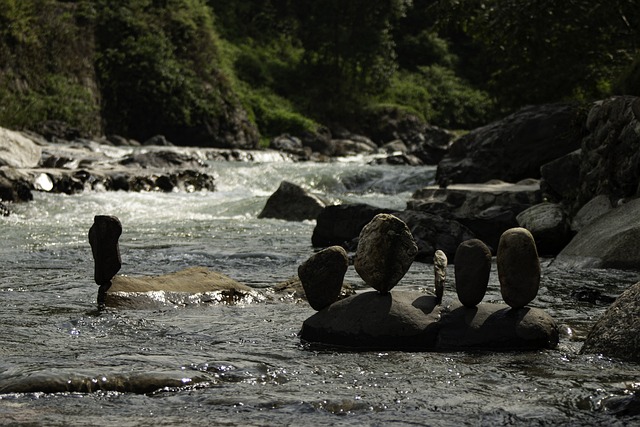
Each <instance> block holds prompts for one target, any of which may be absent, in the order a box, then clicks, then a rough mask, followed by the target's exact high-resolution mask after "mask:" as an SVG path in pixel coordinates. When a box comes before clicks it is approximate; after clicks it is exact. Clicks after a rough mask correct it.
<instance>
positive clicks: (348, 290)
mask: <svg viewBox="0 0 640 427" xmlns="http://www.w3.org/2000/svg"><path fill="white" fill-rule="evenodd" d="M272 290H273V292H274V294H275V296H276V297H277V298H278V299H279V300H280V301H285V300H288V301H295V302H298V301H308V299H307V294H306V293H305V291H304V286H302V281H301V280H300V277H298V276H295V277H290V278H289V279H287V280H285V281H284V282H280V283H278V284H276V285H274V286H273V288H272ZM355 293H356V291H355V286H354V285H353V284H352V283H347V282H342V289H340V295H338V300H341V299H344V298H346V297H350V296H351V295H355Z"/></svg>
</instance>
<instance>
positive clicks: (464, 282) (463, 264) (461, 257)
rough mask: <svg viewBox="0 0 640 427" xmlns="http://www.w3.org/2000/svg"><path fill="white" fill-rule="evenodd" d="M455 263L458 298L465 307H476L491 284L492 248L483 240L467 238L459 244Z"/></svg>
mask: <svg viewBox="0 0 640 427" xmlns="http://www.w3.org/2000/svg"><path fill="white" fill-rule="evenodd" d="M454 263H455V275H456V291H457V293H458V299H459V300H460V302H461V303H462V304H463V305H464V306H465V307H475V306H476V305H478V304H480V302H481V301H482V299H483V298H484V295H485V293H486V292H487V286H488V285H489V275H490V274H491V250H490V249H489V248H488V247H487V245H485V244H484V242H482V240H478V239H470V240H467V241H465V242H462V243H460V246H458V250H457V251H456V257H455V260H454Z"/></svg>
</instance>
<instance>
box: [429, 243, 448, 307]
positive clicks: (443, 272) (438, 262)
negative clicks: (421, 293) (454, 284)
mask: <svg viewBox="0 0 640 427" xmlns="http://www.w3.org/2000/svg"><path fill="white" fill-rule="evenodd" d="M447 262H448V260H447V256H446V255H445V253H444V252H442V251H441V250H440V249H438V250H437V251H436V252H435V253H434V254H433V275H434V278H433V281H434V284H435V288H436V301H437V302H438V304H440V303H441V302H442V295H443V294H444V284H445V282H446V281H447Z"/></svg>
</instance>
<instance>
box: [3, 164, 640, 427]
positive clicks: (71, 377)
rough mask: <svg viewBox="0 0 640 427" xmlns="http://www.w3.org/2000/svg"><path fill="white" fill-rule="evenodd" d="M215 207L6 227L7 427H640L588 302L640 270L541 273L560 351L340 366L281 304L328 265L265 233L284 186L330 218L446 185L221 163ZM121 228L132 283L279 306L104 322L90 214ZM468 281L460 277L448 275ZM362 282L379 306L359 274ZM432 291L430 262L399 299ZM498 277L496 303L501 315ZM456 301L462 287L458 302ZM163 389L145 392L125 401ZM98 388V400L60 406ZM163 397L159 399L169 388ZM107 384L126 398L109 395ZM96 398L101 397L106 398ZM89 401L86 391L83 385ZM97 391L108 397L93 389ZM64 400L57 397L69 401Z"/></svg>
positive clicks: (411, 171)
mask: <svg viewBox="0 0 640 427" xmlns="http://www.w3.org/2000/svg"><path fill="white" fill-rule="evenodd" d="M210 168H211V170H210V172H213V173H215V174H216V177H217V185H218V189H217V191H216V192H203V193H200V192H196V193H183V192H182V193H181V192H176V193H124V192H111V193H106V192H91V191H89V192H85V193H83V194H80V195H74V196H65V195H53V194H46V193H37V194H35V200H34V201H33V202H30V203H27V204H21V205H15V206H13V210H14V212H13V213H12V215H11V216H9V217H6V218H0V236H2V237H1V243H2V246H1V247H0V331H1V332H0V390H2V389H3V388H4V389H7V387H9V389H10V388H11V387H13V389H14V390H15V387H16V386H19V385H21V384H22V385H25V384H31V385H33V384H37V385H38V387H36V389H37V390H27V391H26V392H20V393H19V392H11V393H5V394H0V424H6V425H90V424H101V425H118V426H138V425H153V426H158V425H230V426H235V425H238V426H240V425H242V426H244V425H300V424H307V425H394V424H395V425H505V424H508V425H530V424H533V425H567V424H570V425H601V424H606V425H627V424H629V425H631V424H633V423H634V422H638V421H640V419H639V418H638V417H624V416H616V415H614V414H612V413H611V411H609V410H607V409H606V408H605V405H604V403H606V402H607V401H608V399H610V398H611V397H615V396H626V395H629V394H632V393H634V392H639V391H640V366H638V365H637V364H631V363H626V362H621V361H617V360H613V359H609V358H603V357H600V356H597V355H579V354H578V351H579V349H580V346H581V343H582V341H583V340H584V337H585V335H586V333H587V332H588V330H589V327H590V326H591V325H592V324H593V322H594V320H595V319H596V318H597V317H598V316H599V315H600V314H601V313H602V312H603V311H604V309H605V308H606V306H604V305H598V304H592V303H586V302H579V301H576V300H575V299H572V298H571V297H570V295H571V292H572V290H575V289H579V288H581V287H584V286H588V287H592V288H598V289H600V290H601V291H602V292H604V293H605V294H608V295H612V296H617V295H618V294H619V293H620V292H622V291H623V290H624V289H625V287H627V286H629V285H630V284H632V283H635V282H636V281H637V274H636V273H634V272H625V271H616V270H588V271H566V270H560V269H558V268H555V267H554V266H553V264H551V263H550V262H549V261H547V260H543V265H544V269H543V279H542V285H541V289H540V292H539V294H538V297H537V299H536V300H535V301H534V303H532V305H534V306H537V307H540V308H543V309H545V310H547V311H548V312H549V313H550V314H551V315H553V316H554V317H555V318H556V319H557V320H558V322H559V323H560V324H561V325H562V331H563V332H562V335H561V340H560V344H559V346H558V348H557V349H555V350H550V351H536V352H525V353H514V352H508V353H485V352H456V353H403V352H392V351H389V352H364V353H356V352H343V351H335V350H330V349H319V348H314V347H308V346H305V345H303V344H301V343H300V340H299V338H298V336H297V334H298V332H299V330H300V326H301V324H302V322H303V321H304V319H306V318H307V317H309V316H310V315H312V314H313V313H314V311H313V310H312V309H311V308H310V307H309V306H308V304H306V303H304V302H296V301H293V300H290V299H287V298H281V297H279V296H278V295H275V294H273V293H270V292H269V291H268V288H270V287H271V286H273V285H275V284H277V283H279V282H282V281H284V280H287V279H289V278H290V277H292V276H295V275H296V272H297V267H298V265H299V264H300V263H301V262H303V261H304V260H306V259H307V258H308V257H309V256H310V255H312V254H313V248H312V247H311V234H312V232H313V227H314V223H313V222H312V221H306V222H286V221H280V220H272V219H257V215H258V213H259V212H260V211H261V209H262V207H263V206H264V203H265V201H266V199H267V198H268V196H269V195H270V194H272V193H273V191H275V189H276V188H277V186H278V185H279V183H280V181H282V180H284V179H286V180H290V181H292V182H295V183H297V184H300V185H302V186H303V187H305V188H307V189H308V190H310V191H312V192H314V193H317V194H322V195H324V196H325V197H327V198H328V199H329V201H331V202H366V203H370V204H373V205H377V206H380V207H388V208H398V209H402V208H404V205H405V202H406V200H408V198H409V197H410V195H411V192H412V191H413V190H415V189H416V188H419V187H421V186H423V185H426V184H429V183H431V182H432V181H433V176H434V169H433V168H429V167H423V168H408V167H389V166H368V165H366V164H364V163H363V162H334V163H326V164H312V163H289V162H284V161H269V160H268V159H267V160H266V161H256V162H251V163H247V162H214V163H211V165H210ZM99 214H109V215H116V216H118V217H119V218H120V220H121V222H122V224H123V228H124V231H123V234H122V236H121V238H120V248H121V253H122V258H123V267H122V269H121V271H120V272H121V273H123V274H161V273H168V272H172V271H176V270H179V269H182V268H185V267H188V266H206V267H209V268H211V269H214V270H218V271H221V272H223V273H225V274H227V275H229V276H231V277H233V278H235V279H237V280H239V281H241V282H243V283H246V284H248V285H250V286H252V287H254V288H258V289H260V290H261V291H262V292H263V293H264V294H265V295H267V298H266V299H265V300H261V301H255V302H251V303H245V304H241V305H237V306H229V305H220V304H218V305H190V306H188V307H176V306H174V305H172V304H166V305H165V306H163V307H162V308H157V307H156V308H154V309H149V310H123V309H120V310H117V309H108V310H106V311H102V312H98V311H97V310H96V303H95V301H96V292H97V286H96V285H95V283H94V282H93V260H92V258H91V252H90V247H89V244H88V241H87V231H88V230H89V227H90V226H91V224H92V222H93V216H94V215H99ZM452 275H453V270H452V269H451V268H450V270H449V276H450V277H451V276H452ZM347 279H348V280H349V281H350V282H352V283H354V284H356V286H358V287H360V290H364V287H363V284H362V281H361V280H360V279H359V278H358V276H357V275H356V273H355V272H354V271H353V268H352V267H351V268H350V270H349V272H348V277H347ZM432 286H433V273H432V267H431V266H430V265H425V264H419V263H415V264H414V265H413V266H412V267H411V270H410V271H409V273H408V274H407V275H406V276H405V278H404V279H403V280H402V282H401V283H400V284H399V285H398V287H402V288H405V289H414V290H424V289H429V288H431V287H432ZM498 286H499V285H498V282H497V275H496V272H495V270H494V271H493V272H492V276H491V282H490V289H489V292H488V295H487V296H486V297H485V301H499V300H500V295H499V291H498ZM447 298H455V292H454V290H453V285H452V279H449V284H448V287H447V289H446V290H445V300H446V299H447ZM140 378H148V379H149V381H148V382H150V383H151V386H150V389H149V390H146V393H133V392H128V391H126V387H127V384H128V382H135V381H138V380H140ZM65 381H66V382H68V383H69V384H73V383H78V382H82V383H85V384H86V386H85V388H86V390H87V392H84V393H79V392H76V391H74V392H55V393H54V392H47V391H48V388H47V387H48V386H47V385H48V384H53V383H55V384H60V383H61V382H62V383H64V382H65ZM154 381H156V382H157V383H158V384H159V385H158V387H156V388H154V387H153V384H155V383H154ZM108 382H111V383H116V382H119V383H120V384H122V387H121V389H116V390H114V389H109V388H108V387H100V384H106V383H108ZM92 385H93V387H92ZM76 389H77V387H76ZM92 390H98V391H92ZM58 391H59V390H58Z"/></svg>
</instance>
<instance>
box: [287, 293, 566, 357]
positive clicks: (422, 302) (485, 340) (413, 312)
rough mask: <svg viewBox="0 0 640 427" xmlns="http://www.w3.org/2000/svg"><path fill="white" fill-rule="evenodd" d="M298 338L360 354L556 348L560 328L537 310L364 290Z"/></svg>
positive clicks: (322, 314) (314, 319)
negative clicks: (470, 305) (444, 303)
mask: <svg viewBox="0 0 640 427" xmlns="http://www.w3.org/2000/svg"><path fill="white" fill-rule="evenodd" d="M300 338H301V340H302V341H304V342H309V343H316V344H321V345H327V346H330V347H342V348H347V349H350V350H358V351H367V350H400V351H450V350H455V351H461V350H488V351H507V350H537V349H546V348H554V347H555V346H556V345H557V343H558V325H557V323H556V322H555V320H554V319H553V318H552V317H551V316H549V315H548V314H547V313H545V312H544V311H542V310H540V309H536V308H530V307H524V308H521V309H517V310H516V309H512V308H510V307H508V306H507V305H504V304H480V305H478V306H477V307H474V308H467V307H464V306H463V305H462V304H460V303H458V302H456V303H453V304H451V305H449V306H442V305H436V298H435V297H434V296H431V295H426V294H421V293H417V292H406V291H392V292H390V293H389V294H386V295H380V294H378V293H376V292H366V293H361V294H358V295H355V296H352V297H349V298H346V299H344V300H341V301H338V302H336V303H334V304H332V305H331V306H329V307H327V308H325V309H324V310H322V311H319V312H318V313H316V314H314V315H313V316H311V317H309V318H308V319H307V320H305V321H304V323H303V325H302V331H301V333H300Z"/></svg>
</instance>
